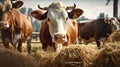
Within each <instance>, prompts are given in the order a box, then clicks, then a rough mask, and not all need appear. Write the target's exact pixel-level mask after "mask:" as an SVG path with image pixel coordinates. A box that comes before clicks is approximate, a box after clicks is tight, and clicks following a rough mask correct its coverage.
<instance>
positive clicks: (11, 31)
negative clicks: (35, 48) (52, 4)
mask: <svg viewBox="0 0 120 67" xmlns="http://www.w3.org/2000/svg"><path fill="white" fill-rule="evenodd" d="M22 5H23V1H16V2H15V3H13V2H12V1H10V0H2V1H0V30H1V37H2V41H3V45H4V46H5V48H9V43H11V44H12V45H13V46H14V47H15V48H16V47H17V49H18V51H20V52H21V51H22V42H24V41H25V40H27V44H28V45H27V47H28V52H30V47H31V45H30V40H31V36H32V25H31V18H30V17H28V16H26V15H24V14H22V13H21V12H20V10H19V9H18V8H20V7H21V6H22ZM17 44H18V46H17Z"/></svg>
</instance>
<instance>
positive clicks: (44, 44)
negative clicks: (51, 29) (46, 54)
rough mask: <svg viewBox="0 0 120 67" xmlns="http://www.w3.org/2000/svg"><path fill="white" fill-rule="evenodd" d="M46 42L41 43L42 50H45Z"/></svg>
mask: <svg viewBox="0 0 120 67" xmlns="http://www.w3.org/2000/svg"><path fill="white" fill-rule="evenodd" d="M47 47H48V46H47V44H46V43H42V49H43V50H44V51H46V50H47Z"/></svg>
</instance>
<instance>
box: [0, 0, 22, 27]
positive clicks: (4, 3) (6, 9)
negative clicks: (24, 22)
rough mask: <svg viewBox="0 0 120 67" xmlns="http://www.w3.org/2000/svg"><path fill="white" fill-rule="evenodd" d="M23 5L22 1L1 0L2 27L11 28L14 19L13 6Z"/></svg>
mask: <svg viewBox="0 0 120 67" xmlns="http://www.w3.org/2000/svg"><path fill="white" fill-rule="evenodd" d="M22 5H23V2H22V1H16V2H15V3H12V1H10V0H0V29H6V28H9V26H10V24H11V19H12V17H11V14H12V12H11V11H12V8H19V7H21V6H22Z"/></svg>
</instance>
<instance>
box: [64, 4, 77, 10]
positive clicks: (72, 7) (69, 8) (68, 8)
mask: <svg viewBox="0 0 120 67" xmlns="http://www.w3.org/2000/svg"><path fill="white" fill-rule="evenodd" d="M74 8H76V4H75V3H74V6H70V7H67V8H66V10H72V9H74Z"/></svg>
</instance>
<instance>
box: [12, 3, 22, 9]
mask: <svg viewBox="0 0 120 67" xmlns="http://www.w3.org/2000/svg"><path fill="white" fill-rule="evenodd" d="M23 4H24V2H23V1H17V2H15V3H12V7H13V8H20V7H21V6H22V5H23Z"/></svg>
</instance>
